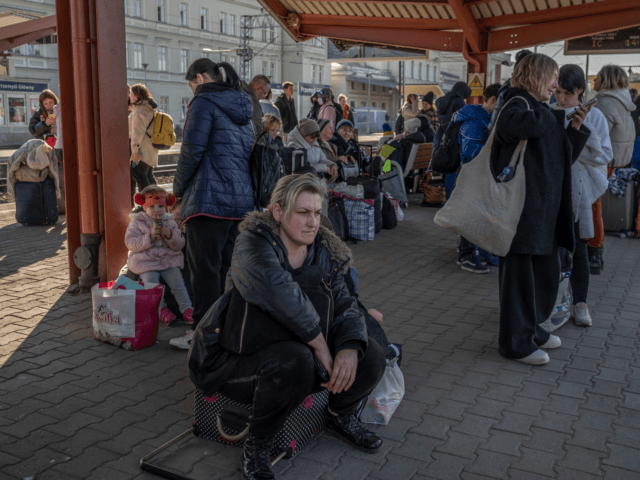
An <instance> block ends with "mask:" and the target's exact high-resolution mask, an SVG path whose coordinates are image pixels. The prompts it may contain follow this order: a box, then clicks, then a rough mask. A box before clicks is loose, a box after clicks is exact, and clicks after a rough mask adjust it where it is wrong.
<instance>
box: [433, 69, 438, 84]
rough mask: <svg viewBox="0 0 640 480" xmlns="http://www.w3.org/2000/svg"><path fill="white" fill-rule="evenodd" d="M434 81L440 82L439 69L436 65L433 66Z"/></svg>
mask: <svg viewBox="0 0 640 480" xmlns="http://www.w3.org/2000/svg"><path fill="white" fill-rule="evenodd" d="M433 81H434V82H437V81H438V67H437V66H436V65H434V66H433Z"/></svg>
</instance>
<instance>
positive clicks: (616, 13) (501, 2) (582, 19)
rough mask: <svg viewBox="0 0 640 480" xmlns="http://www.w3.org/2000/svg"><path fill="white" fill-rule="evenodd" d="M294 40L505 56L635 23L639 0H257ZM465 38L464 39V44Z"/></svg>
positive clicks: (639, 22) (639, 16) (639, 20)
mask: <svg viewBox="0 0 640 480" xmlns="http://www.w3.org/2000/svg"><path fill="white" fill-rule="evenodd" d="M258 1H259V2H260V3H261V4H262V5H263V6H264V8H265V9H266V10H267V11H268V12H269V13H270V14H271V15H273V17H274V18H275V19H276V20H277V21H278V22H279V23H280V24H281V25H282V26H283V27H284V28H285V30H286V31H287V32H288V33H289V34H290V35H291V36H292V37H293V38H294V39H295V40H297V41H301V40H307V39H309V38H311V37H314V36H324V37H330V38H337V39H342V40H350V41H354V42H369V43H377V44H384V45H390V46H397V47H410V48H421V49H431V50H440V51H451V52H461V51H463V50H464V49H466V48H467V43H468V46H469V47H471V50H472V51H473V52H474V53H481V52H490V53H494V52H504V51H508V50H517V49H520V48H526V47H532V46H534V45H541V44H545V43H550V42H554V41H558V40H566V39H570V38H576V37H582V36H586V35H595V34H597V33H602V32H606V31H610V30H617V29H621V28H627V27H634V26H637V25H640V1H638V0H406V1H388V0H358V1H354V0H258ZM465 39H466V42H465Z"/></svg>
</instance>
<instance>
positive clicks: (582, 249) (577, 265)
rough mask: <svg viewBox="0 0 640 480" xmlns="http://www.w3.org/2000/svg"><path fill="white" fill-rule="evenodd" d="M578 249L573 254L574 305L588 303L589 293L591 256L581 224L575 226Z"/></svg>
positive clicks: (572, 282) (572, 285) (572, 283)
mask: <svg viewBox="0 0 640 480" xmlns="http://www.w3.org/2000/svg"><path fill="white" fill-rule="evenodd" d="M574 225H575V233H576V248H575V252H573V268H572V270H571V277H570V278H569V280H570V282H571V290H572V292H573V304H574V305H576V304H578V303H587V294H588V292H589V275H591V271H590V269H589V254H588V252H587V240H586V239H584V238H580V222H576V223H575V224H574Z"/></svg>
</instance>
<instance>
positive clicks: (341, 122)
mask: <svg viewBox="0 0 640 480" xmlns="http://www.w3.org/2000/svg"><path fill="white" fill-rule="evenodd" d="M345 125H346V126H349V127H351V128H353V123H351V122H350V121H349V120H340V121H339V122H338V125H336V132H337V131H338V130H340V129H341V128H342V127H344V126H345Z"/></svg>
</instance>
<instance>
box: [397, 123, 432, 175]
mask: <svg viewBox="0 0 640 480" xmlns="http://www.w3.org/2000/svg"><path fill="white" fill-rule="evenodd" d="M431 140H432V141H433V137H432V138H431ZM416 143H418V144H420V143H427V139H426V138H425V136H424V134H423V133H422V132H421V131H419V130H418V131H417V132H415V133H411V134H409V135H407V136H406V137H404V138H403V139H402V140H400V145H402V168H403V169H404V168H405V167H406V166H407V162H408V161H409V155H410V154H411V149H412V148H413V146H414V145H415V144H416Z"/></svg>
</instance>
